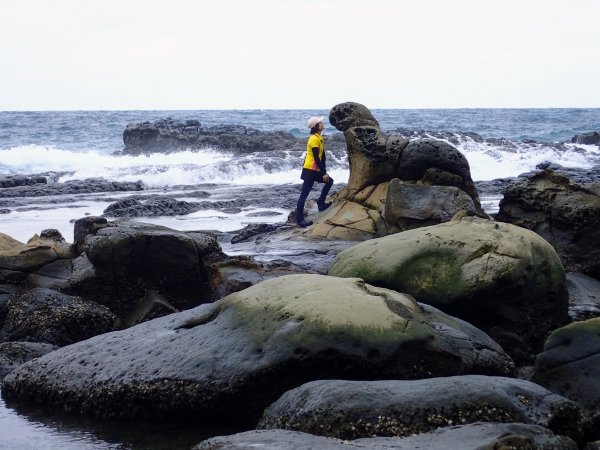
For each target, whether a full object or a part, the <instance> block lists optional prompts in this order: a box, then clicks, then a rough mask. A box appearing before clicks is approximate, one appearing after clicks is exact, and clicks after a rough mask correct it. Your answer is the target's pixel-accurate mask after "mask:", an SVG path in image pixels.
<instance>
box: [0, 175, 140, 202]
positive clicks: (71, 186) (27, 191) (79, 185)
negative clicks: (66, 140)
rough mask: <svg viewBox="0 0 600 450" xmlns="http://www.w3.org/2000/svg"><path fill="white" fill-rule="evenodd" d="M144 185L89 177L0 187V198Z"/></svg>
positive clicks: (131, 188) (118, 188)
mask: <svg viewBox="0 0 600 450" xmlns="http://www.w3.org/2000/svg"><path fill="white" fill-rule="evenodd" d="M143 189H144V185H143V184H142V182H141V181H136V182H119V181H106V180H103V179H97V178H89V179H87V180H83V181H80V180H74V181H67V182H65V183H49V184H36V185H32V186H17V187H12V188H6V189H0V198H11V197H44V196H50V195H70V194H89V193H92V192H115V191H141V190H143Z"/></svg>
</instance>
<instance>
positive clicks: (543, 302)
mask: <svg viewBox="0 0 600 450" xmlns="http://www.w3.org/2000/svg"><path fill="white" fill-rule="evenodd" d="M328 274H329V275H333V276H340V277H359V278H362V279H364V280H365V281H366V282H367V283H371V284H374V285H377V286H382V287H386V288H389V289H395V290H396V291H398V292H404V293H407V294H409V295H412V296H414V297H415V298H416V299H417V300H418V301H422V302H424V303H428V304H431V305H433V306H436V307H438V308H441V309H443V310H444V311H446V312H448V313H450V314H452V315H455V316H457V317H460V318H462V319H464V320H467V321H469V322H471V323H473V324H474V325H475V326H477V327H479V328H481V329H482V330H483V331H485V332H486V333H488V334H490V336H492V338H494V339H495V340H497V341H498V342H499V343H500V344H501V345H506V348H507V349H510V351H511V352H512V353H511V356H513V357H515V358H517V359H518V360H520V361H524V362H525V361H530V360H531V359H532V358H533V355H534V354H535V353H536V352H537V350H538V349H540V348H541V345H542V340H543V338H544V337H545V335H546V333H547V332H548V331H550V330H553V329H555V328H556V327H558V326H561V325H564V324H565V323H567V321H568V314H567V311H568V293H567V289H566V285H565V273H564V269H563V267H562V264H561V262H560V259H559V257H558V255H557V254H556V252H555V251H554V249H553V248H552V247H551V246H550V245H549V244H548V243H547V242H546V241H545V240H544V239H542V238H541V237H540V236H538V235H537V234H535V233H533V232H531V231H529V230H526V229H523V228H519V227H517V226H514V225H509V224H505V223H498V222H493V221H490V220H485V219H481V218H478V217H461V218H455V219H453V220H452V221H450V222H447V223H443V224H439V225H434V226H430V227H423V228H418V229H414V230H409V231H405V232H402V233H398V234H394V235H390V236H386V237H383V238H379V239H373V240H370V241H367V242H363V243H361V244H358V245H356V246H354V247H351V248H349V249H347V250H344V251H343V252H341V253H340V254H339V255H338V256H337V257H336V259H335V261H334V263H333V264H332V266H331V268H330V269H329V272H328Z"/></svg>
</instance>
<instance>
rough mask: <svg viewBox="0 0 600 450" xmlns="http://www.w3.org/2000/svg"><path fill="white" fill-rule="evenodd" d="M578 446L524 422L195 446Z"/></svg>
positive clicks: (219, 440) (486, 449)
mask: <svg viewBox="0 0 600 450" xmlns="http://www.w3.org/2000/svg"><path fill="white" fill-rule="evenodd" d="M254 448H261V449H265V450H300V449H301V450H312V449H319V450H353V449H370V450H392V449H393V450H415V449H427V450H508V449H511V450H512V449H515V450H517V449H518V450H538V449H543V450H577V448H578V447H577V444H576V443H575V442H573V441H572V440H571V439H569V438H568V437H565V436H555V435H554V434H553V433H552V432H551V431H550V430H548V429H546V428H544V427H540V426H537V425H525V424H522V423H506V424H504V423H475V424H471V425H462V426H456V427H449V428H441V429H439V430H436V431H432V432H430V433H422V434H417V435H414V436H408V437H403V438H399V437H371V438H363V439H356V440H354V441H341V440H339V439H333V438H326V437H321V436H314V435H312V434H307V433H301V432H298V431H287V430H255V431H247V432H245V433H238V434H234V435H231V436H218V437H214V438H211V439H208V440H206V441H203V442H201V443H200V444H198V445H196V446H195V447H193V450H221V449H227V450H250V449H254Z"/></svg>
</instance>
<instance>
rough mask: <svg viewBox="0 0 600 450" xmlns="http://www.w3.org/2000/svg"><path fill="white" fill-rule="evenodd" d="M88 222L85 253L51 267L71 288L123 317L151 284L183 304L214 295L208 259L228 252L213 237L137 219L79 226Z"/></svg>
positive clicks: (168, 298) (175, 303)
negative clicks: (139, 221) (64, 263)
mask: <svg viewBox="0 0 600 450" xmlns="http://www.w3.org/2000/svg"><path fill="white" fill-rule="evenodd" d="M90 224H91V225H93V226H92V228H94V229H95V231H94V232H93V233H92V234H88V235H86V236H85V238H84V242H83V244H81V246H82V249H83V252H84V254H85V255H84V256H83V255H82V257H80V258H78V259H77V260H73V263H72V264H70V265H68V266H64V265H63V266H54V267H52V270H53V272H54V274H53V276H52V278H54V279H55V280H60V279H63V280H68V281H69V286H70V290H69V292H73V293H77V294H78V295H82V296H84V297H85V298H88V299H91V300H94V301H96V302H98V303H100V304H102V305H105V306H107V307H108V308H110V310H111V311H113V312H114V313H115V314H117V315H118V316H119V317H121V318H127V317H129V316H130V314H131V313H132V310H133V309H135V305H137V304H138V303H139V302H140V299H142V298H143V297H144V296H145V295H146V293H147V291H148V290H149V289H150V290H153V291H156V292H159V293H160V294H161V295H162V296H163V297H164V298H165V299H166V301H167V302H168V303H169V304H170V305H172V306H173V307H174V308H176V309H179V310H181V309H187V308H191V307H193V306H197V305H199V304H200V303H204V302H207V301H212V300H213V299H214V297H213V292H212V287H211V276H212V270H211V268H210V265H211V264H212V263H213V262H215V261H220V260H222V259H223V258H224V257H225V256H224V255H223V253H222V252H221V248H220V246H219V244H218V243H217V241H216V239H215V238H214V237H212V236H210V235H208V234H206V233H199V232H180V231H175V230H172V229H169V228H166V227H161V226H156V225H148V224H143V223H133V222H132V223H123V224H120V225H119V224H113V226H102V225H103V224H102V223H99V222H97V221H94V220H92V219H90V218H86V219H83V224H82V225H81V226H79V227H78V226H77V224H76V229H77V228H80V229H81V230H82V231H81V232H80V233H81V234H83V230H85V229H90V228H89V227H90ZM94 224H95V225H94ZM106 225H108V223H107V224H106ZM115 225H117V226H115ZM81 234H77V236H76V238H78V239H81ZM75 261H78V264H76V263H75ZM56 272H58V273H56ZM39 273H40V274H41V275H44V273H43V272H39ZM59 274H62V275H59ZM45 275H46V276H48V275H50V274H45Z"/></svg>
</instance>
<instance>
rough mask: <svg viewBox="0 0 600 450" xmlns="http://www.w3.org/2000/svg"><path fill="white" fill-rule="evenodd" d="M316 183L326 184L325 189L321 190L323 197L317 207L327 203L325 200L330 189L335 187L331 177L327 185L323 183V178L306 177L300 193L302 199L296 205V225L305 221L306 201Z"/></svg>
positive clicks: (319, 199)
mask: <svg viewBox="0 0 600 450" xmlns="http://www.w3.org/2000/svg"><path fill="white" fill-rule="evenodd" d="M315 182H317V183H324V184H323V189H321V195H319V198H318V199H317V205H322V204H323V203H325V198H326V197H327V194H329V189H331V186H333V178H331V177H329V182H327V183H325V182H324V181H323V177H320V176H318V175H317V176H314V177H306V178H305V179H304V183H303V184H302V192H300V198H299V199H298V203H297V204H296V223H298V222H301V221H302V220H304V203H306V199H307V198H308V194H310V191H311V189H312V188H313V186H314V184H315Z"/></svg>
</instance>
